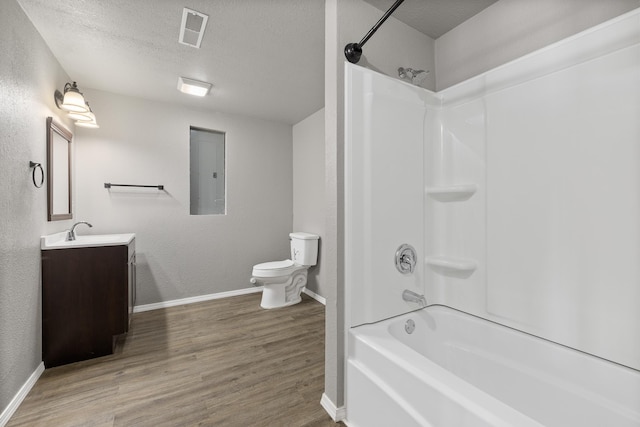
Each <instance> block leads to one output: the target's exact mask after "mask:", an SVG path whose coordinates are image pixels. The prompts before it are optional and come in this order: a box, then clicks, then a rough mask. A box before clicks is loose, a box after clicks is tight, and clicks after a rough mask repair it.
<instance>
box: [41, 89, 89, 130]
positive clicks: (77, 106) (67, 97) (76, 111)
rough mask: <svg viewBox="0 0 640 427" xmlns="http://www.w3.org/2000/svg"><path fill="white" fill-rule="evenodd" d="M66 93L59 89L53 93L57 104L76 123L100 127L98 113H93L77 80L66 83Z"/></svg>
mask: <svg viewBox="0 0 640 427" xmlns="http://www.w3.org/2000/svg"><path fill="white" fill-rule="evenodd" d="M63 91H64V93H61V92H60V91H59V90H57V89H56V91H55V92H54V94H53V98H54V99H55V101H56V106H57V107H58V108H60V109H61V110H65V111H67V112H68V113H69V118H70V119H72V120H75V121H76V125H78V126H81V127H88V128H98V127H100V126H98V123H97V122H96V115H95V114H93V111H92V110H91V107H89V103H88V102H87V101H85V99H84V95H82V92H80V89H78V85H77V84H76V82H73V83H67V84H65V85H64V89H63Z"/></svg>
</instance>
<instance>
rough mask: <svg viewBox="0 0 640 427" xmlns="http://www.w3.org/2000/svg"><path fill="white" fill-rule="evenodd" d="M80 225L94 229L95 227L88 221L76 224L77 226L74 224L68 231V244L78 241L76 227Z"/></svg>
mask: <svg viewBox="0 0 640 427" xmlns="http://www.w3.org/2000/svg"><path fill="white" fill-rule="evenodd" d="M80 224H86V225H88V226H89V227H93V225H91V224H89V223H88V222H87V221H80V222H76V223H75V224H73V226H72V227H71V229H69V230H68V231H67V241H68V242H69V241H72V240H76V227H77V226H79V225H80Z"/></svg>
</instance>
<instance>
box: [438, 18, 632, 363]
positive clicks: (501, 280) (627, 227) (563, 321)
mask: <svg viewBox="0 0 640 427" xmlns="http://www.w3.org/2000/svg"><path fill="white" fill-rule="evenodd" d="M639 24H640V10H638V11H636V12H634V13H633V14H630V15H627V16H624V17H621V18H620V19H617V20H614V23H607V24H605V25H604V26H602V27H598V28H595V29H591V30H589V31H586V32H584V33H582V34H580V35H579V36H577V37H573V38H572V39H570V40H567V41H564V42H561V43H558V44H556V45H554V46H550V47H547V48H545V49H543V50H541V51H538V52H536V53H533V54H531V55H528V56H526V57H524V58H521V59H519V60H517V61H514V62H511V63H510V64H507V65H505V66H503V67H500V68H499V69H497V70H492V71H490V72H488V73H486V74H483V75H482V76H478V77H477V78H474V79H471V80H469V81H466V82H463V83H461V84H459V85H457V86H456V87H454V88H450V89H447V90H444V91H442V92H440V95H441V96H443V103H444V109H443V114H442V121H441V123H442V128H443V129H444V132H443V136H444V138H443V140H442V141H432V143H433V144H432V145H431V150H433V151H432V155H431V157H432V158H434V159H439V161H440V162H442V167H441V172H442V173H441V176H440V177H437V176H436V174H433V175H432V179H433V180H434V181H436V180H437V181H438V182H435V185H443V183H444V184H446V185H460V184H474V185H477V187H478V191H477V192H476V193H475V194H474V195H473V196H472V197H471V198H469V199H468V200H465V201H457V202H448V203H438V202H437V201H433V202H432V203H431V208H430V209H429V210H428V211H427V215H426V221H427V223H429V222H432V221H434V219H438V220H439V221H440V222H437V223H432V230H433V232H434V234H437V235H439V238H436V239H432V241H435V242H439V244H434V245H432V247H431V250H432V254H433V255H439V256H443V255H444V256H447V257H451V258H454V259H468V260H472V261H473V262H475V263H476V264H477V266H478V268H477V269H476V270H475V271H473V272H471V274H466V275H462V274H461V273H462V272H461V271H452V270H448V271H436V270H433V269H432V271H431V272H430V274H429V276H427V282H426V284H427V287H428V289H429V291H430V295H431V298H432V299H433V300H434V301H435V302H437V303H441V304H445V305H449V306H452V307H455V308H457V309H460V310H463V311H466V312H469V313H472V314H475V315H477V316H481V317H485V318H488V319H490V320H493V321H496V322H499V323H502V324H505V325H507V326H510V327H514V328H516V329H520V330H523V331H525V332H528V333H531V334H534V335H537V336H541V337H543V338H546V339H549V340H551V341H554V342H558V343H561V344H564V345H566V346H569V347H572V348H576V349H579V350H581V351H584V352H587V353H591V354H595V355H597V356H599V357H602V358H605V359H608V360H612V361H614V362H617V363H620V364H623V365H626V366H630V367H633V368H635V369H640V340H638V336H640V326H639V325H640V311H639V310H638V308H637V302H638V301H640V288H639V287H638V283H639V282H640V269H638V267H637V259H638V258H640V241H639V240H638V236H639V235H640V227H639V226H638V217H639V216H640V199H639V198H638V197H637V195H638V194H640V184H639V182H640V181H638V179H637V178H638V171H639V170H640V161H639V159H640V148H639V146H638V140H640V127H639V126H638V120H637V118H638V117H639V116H640V96H639V94H640V62H639V61H638V58H640V25H639ZM463 94H466V95H467V96H463ZM443 148H444V149H443ZM427 185H434V182H428V183H427ZM467 273H468V272H467Z"/></svg>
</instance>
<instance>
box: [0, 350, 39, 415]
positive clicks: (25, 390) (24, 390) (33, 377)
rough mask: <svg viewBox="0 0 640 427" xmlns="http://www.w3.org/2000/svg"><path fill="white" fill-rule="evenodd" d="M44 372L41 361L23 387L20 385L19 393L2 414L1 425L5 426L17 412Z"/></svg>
mask: <svg viewBox="0 0 640 427" xmlns="http://www.w3.org/2000/svg"><path fill="white" fill-rule="evenodd" d="M43 372H44V362H40V364H39V365H38V367H37V368H36V370H35V371H33V373H32V374H31V376H30V377H29V378H28V379H27V381H26V382H25V383H24V384H23V385H22V387H20V390H18V393H16V395H15V396H14V397H13V399H11V402H9V405H8V406H7V407H6V408H5V409H4V411H2V413H1V414H0V427H4V426H6V425H7V423H8V422H9V420H10V419H11V417H12V416H13V414H14V413H15V412H16V410H17V409H18V407H19V406H20V404H21V403H22V401H23V400H24V398H25V397H27V394H29V391H31V388H33V386H34V385H35V384H36V381H38V378H40V375H42V373H43Z"/></svg>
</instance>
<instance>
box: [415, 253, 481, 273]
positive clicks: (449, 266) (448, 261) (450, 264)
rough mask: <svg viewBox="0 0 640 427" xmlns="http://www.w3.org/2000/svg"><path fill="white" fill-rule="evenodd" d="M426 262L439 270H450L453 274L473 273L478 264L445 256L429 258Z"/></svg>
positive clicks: (465, 259) (473, 261) (470, 260)
mask: <svg viewBox="0 0 640 427" xmlns="http://www.w3.org/2000/svg"><path fill="white" fill-rule="evenodd" d="M425 262H426V263H427V265H429V266H430V267H435V268H436V269H437V270H448V271H451V272H455V271H457V272H466V273H471V272H473V271H474V270H475V269H476V268H477V267H478V264H477V263H476V261H475V260H472V259H467V258H452V257H445V256H437V257H427V258H426V259H425Z"/></svg>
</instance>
